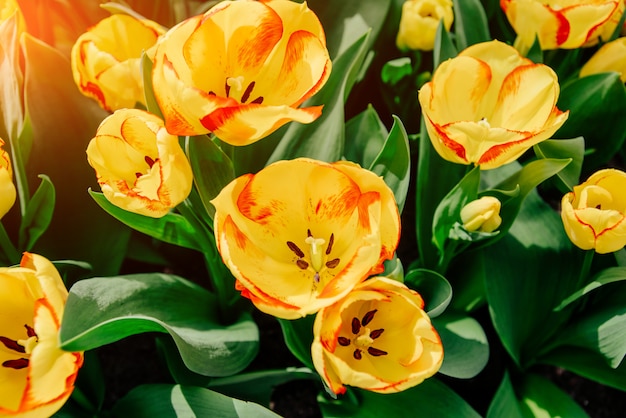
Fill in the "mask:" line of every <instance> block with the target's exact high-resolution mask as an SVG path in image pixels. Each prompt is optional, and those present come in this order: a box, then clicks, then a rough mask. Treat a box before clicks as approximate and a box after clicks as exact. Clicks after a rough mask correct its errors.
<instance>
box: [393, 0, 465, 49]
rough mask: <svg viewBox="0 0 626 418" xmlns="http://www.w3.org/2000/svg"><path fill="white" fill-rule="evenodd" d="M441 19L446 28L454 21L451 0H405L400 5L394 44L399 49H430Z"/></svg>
mask: <svg viewBox="0 0 626 418" xmlns="http://www.w3.org/2000/svg"><path fill="white" fill-rule="evenodd" d="M442 20H443V25H444V27H445V28H446V30H450V26H452V22H453V21H454V13H453V12H452V0H407V1H405V2H404V4H403V5H402V16H401V18H400V27H399V29H398V36H397V38H396V45H397V46H398V48H399V49H401V50H407V49H420V50H422V51H432V50H433V47H434V46H435V34H436V33H437V26H439V22H440V21H442Z"/></svg>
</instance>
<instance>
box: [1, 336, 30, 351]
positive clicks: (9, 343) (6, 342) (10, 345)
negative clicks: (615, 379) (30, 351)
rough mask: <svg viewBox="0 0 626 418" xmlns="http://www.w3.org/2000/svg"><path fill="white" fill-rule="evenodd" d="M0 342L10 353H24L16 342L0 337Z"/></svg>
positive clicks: (22, 348)
mask: <svg viewBox="0 0 626 418" xmlns="http://www.w3.org/2000/svg"><path fill="white" fill-rule="evenodd" d="M0 342H1V343H2V344H4V346H5V347H6V348H8V349H9V350H12V351H17V352H18V353H25V352H26V350H25V349H24V347H22V346H21V345H20V344H19V343H18V342H17V341H16V340H12V339H10V338H7V337H0Z"/></svg>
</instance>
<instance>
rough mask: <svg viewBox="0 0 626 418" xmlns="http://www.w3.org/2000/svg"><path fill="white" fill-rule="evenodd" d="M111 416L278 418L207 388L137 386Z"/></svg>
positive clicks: (149, 417)
mask: <svg viewBox="0 0 626 418" xmlns="http://www.w3.org/2000/svg"><path fill="white" fill-rule="evenodd" d="M112 413H113V416H114V417H120V418H121V417H134V418H144V417H145V418H153V417H163V418H169V417H172V418H175V417H220V418H231V417H232V418H250V417H255V418H256V417H259V418H262V417H278V415H276V414H275V413H273V412H272V411H270V410H269V409H266V408H263V407H262V406H260V405H257V404H255V403H252V402H244V401H240V400H239V399H233V398H229V397H228V396H225V395H222V394H219V393H217V392H213V391H212V390H209V389H205V388H200V387H196V386H181V385H168V384H154V385H141V386H138V387H136V388H134V389H133V390H131V391H130V392H129V393H128V394H127V395H126V396H124V397H123V398H122V399H120V400H119V401H117V403H116V404H115V405H114V407H113V410H112Z"/></svg>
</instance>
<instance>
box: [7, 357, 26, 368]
mask: <svg viewBox="0 0 626 418" xmlns="http://www.w3.org/2000/svg"><path fill="white" fill-rule="evenodd" d="M2 366H4V367H8V368H10V369H16V370H19V369H24V368H26V367H28V359H27V358H20V359H17V360H7V361H5V362H3V363H2Z"/></svg>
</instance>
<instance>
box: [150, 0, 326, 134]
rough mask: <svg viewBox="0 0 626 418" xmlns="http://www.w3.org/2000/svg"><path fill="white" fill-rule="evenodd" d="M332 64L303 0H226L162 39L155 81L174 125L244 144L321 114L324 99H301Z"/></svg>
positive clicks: (168, 119) (318, 84) (323, 79)
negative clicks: (310, 104) (320, 101)
mask: <svg viewBox="0 0 626 418" xmlns="http://www.w3.org/2000/svg"><path fill="white" fill-rule="evenodd" d="M330 68H331V61H330V58H329V56H328V51H327V49H326V38H325V36H324V31H323V29H322V26H321V24H320V22H319V20H318V18H317V16H316V15H315V14H314V13H313V12H312V11H311V10H309V9H308V7H307V5H306V3H302V4H299V3H296V2H293V1H288V0H264V1H222V2H220V3H218V4H217V5H216V6H214V7H213V8H212V9H210V10H209V11H207V12H206V13H205V14H204V15H200V16H196V17H193V18H190V19H188V20H185V21H183V22H182V23H180V24H179V25H177V26H175V27H174V28H172V29H170V30H169V31H168V32H167V34H166V35H165V36H164V37H163V38H162V39H161V40H160V41H159V43H158V45H157V50H156V56H155V61H154V68H153V78H152V81H153V85H154V94H155V96H156V99H157V102H158V104H159V107H160V108H161V111H162V112H163V115H164V118H165V126H166V127H167V130H168V131H169V132H170V133H172V134H175V135H198V134H205V133H208V132H213V133H214V134H215V135H217V136H218V137H219V138H220V139H221V140H223V141H225V142H227V143H229V144H232V145H247V144H250V143H252V142H255V141H258V140H259V139H261V138H263V137H265V136H267V135H269V134H270V133H272V132H274V131H275V130H276V129H278V128H279V127H281V126H282V125H284V124H285V123H287V122H289V121H298V122H301V123H310V122H312V121H314V120H315V119H316V118H317V117H319V116H320V114H321V106H314V107H307V108H298V106H300V105H301V104H302V102H304V101H305V100H306V99H308V98H309V97H311V96H312V95H313V94H315V93H316V92H317V91H318V90H319V89H320V88H321V87H322V86H323V85H324V83H325V82H326V80H327V79H328V76H329V74H330Z"/></svg>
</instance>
